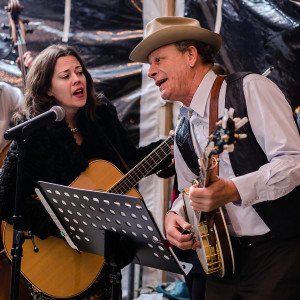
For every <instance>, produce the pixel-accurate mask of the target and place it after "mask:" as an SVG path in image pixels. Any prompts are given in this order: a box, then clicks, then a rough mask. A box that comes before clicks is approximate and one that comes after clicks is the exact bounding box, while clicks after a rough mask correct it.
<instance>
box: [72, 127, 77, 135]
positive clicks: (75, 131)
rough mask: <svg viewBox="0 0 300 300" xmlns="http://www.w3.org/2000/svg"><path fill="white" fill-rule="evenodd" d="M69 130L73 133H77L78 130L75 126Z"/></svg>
mask: <svg viewBox="0 0 300 300" xmlns="http://www.w3.org/2000/svg"><path fill="white" fill-rule="evenodd" d="M70 130H71V132H72V133H73V134H75V133H77V132H78V131H79V130H78V128H77V127H74V128H70Z"/></svg>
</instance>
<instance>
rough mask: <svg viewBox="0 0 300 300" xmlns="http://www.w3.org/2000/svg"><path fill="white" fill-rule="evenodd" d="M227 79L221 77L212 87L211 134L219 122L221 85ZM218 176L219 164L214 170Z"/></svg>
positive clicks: (216, 155)
mask: <svg viewBox="0 0 300 300" xmlns="http://www.w3.org/2000/svg"><path fill="white" fill-rule="evenodd" d="M224 79H225V76H224V75H219V76H218V77H217V78H216V80H215V82H214V84H213V87H212V90H211V96H210V107H209V133H210V134H211V133H212V132H214V131H215V130H216V128H217V125H216V124H217V121H218V102H219V94H220V89H221V85H222V83H223V80H224ZM214 157H215V159H218V158H219V155H218V154H215V155H214ZM213 170H214V172H215V174H216V175H219V164H217V166H216V167H215V168H214V169H213Z"/></svg>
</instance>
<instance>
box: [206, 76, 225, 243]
mask: <svg viewBox="0 0 300 300" xmlns="http://www.w3.org/2000/svg"><path fill="white" fill-rule="evenodd" d="M224 79H225V76H224V75H219V76H218V77H217V78H216V80H215V82H214V84H213V87H212V90H211V96H210V106H209V133H211V132H214V131H215V130H216V128H217V124H216V123H217V121H218V102H219V94H220V89H221V85H222V83H223V80H224ZM213 158H214V159H216V160H218V158H219V155H218V154H215V155H213ZM212 172H214V173H215V174H216V175H219V164H218V163H217V164H216V165H215V167H214V168H213V170H212ZM216 213H217V210H213V211H211V212H210V213H207V214H205V217H204V218H206V220H207V227H208V231H209V232H214V230H213V228H214V224H215V221H216ZM208 239H209V242H210V244H211V245H213V246H214V247H215V246H216V237H215V234H209V236H208Z"/></svg>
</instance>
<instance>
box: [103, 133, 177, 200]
mask: <svg viewBox="0 0 300 300" xmlns="http://www.w3.org/2000/svg"><path fill="white" fill-rule="evenodd" d="M173 142H174V138H173V136H170V137H168V138H167V139H166V140H165V141H164V142H162V143H161V144H160V145H159V146H158V147H157V148H155V149H154V150H153V151H152V152H151V153H150V154H149V155H147V156H146V157H145V158H144V159H143V160H142V161H141V162H140V163H139V164H138V165H136V166H135V167H134V168H133V169H131V170H130V171H129V172H128V173H126V174H125V175H124V176H123V177H122V178H121V179H120V180H119V181H118V182H117V183H116V184H115V185H113V186H112V187H111V188H110V189H109V190H108V192H109V193H115V194H123V195H124V194H126V193H127V192H128V191H130V190H131V189H132V188H133V187H134V186H136V185H137V183H138V182H139V181H140V180H141V179H142V178H144V177H145V176H147V175H148V174H149V173H150V172H151V171H152V170H153V169H155V168H156V166H157V165H158V164H160V163H161V162H162V161H163V160H164V159H165V158H166V157H167V156H168V155H169V154H170V152H171V150H172V149H171V145H173Z"/></svg>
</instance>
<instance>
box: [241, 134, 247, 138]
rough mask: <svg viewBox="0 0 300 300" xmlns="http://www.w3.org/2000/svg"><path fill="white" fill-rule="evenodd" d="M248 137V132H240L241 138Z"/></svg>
mask: <svg viewBox="0 0 300 300" xmlns="http://www.w3.org/2000/svg"><path fill="white" fill-rule="evenodd" d="M246 137H247V134H246V133H240V134H239V139H245V138H246Z"/></svg>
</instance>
